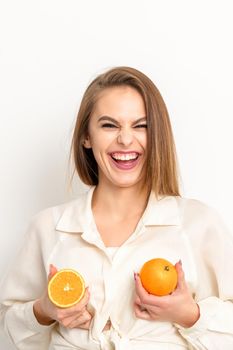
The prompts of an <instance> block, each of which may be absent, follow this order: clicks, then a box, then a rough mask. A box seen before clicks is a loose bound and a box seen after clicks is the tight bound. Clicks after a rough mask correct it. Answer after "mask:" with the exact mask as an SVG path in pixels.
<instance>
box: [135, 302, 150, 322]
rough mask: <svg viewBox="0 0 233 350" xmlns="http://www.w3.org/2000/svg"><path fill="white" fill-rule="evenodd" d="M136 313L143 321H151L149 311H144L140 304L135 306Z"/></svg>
mask: <svg viewBox="0 0 233 350" xmlns="http://www.w3.org/2000/svg"><path fill="white" fill-rule="evenodd" d="M134 313H135V316H136V317H137V318H141V319H143V320H150V319H151V317H150V315H149V313H148V311H147V310H146V309H142V308H141V307H140V305H138V304H134Z"/></svg>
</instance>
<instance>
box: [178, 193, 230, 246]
mask: <svg viewBox="0 0 233 350" xmlns="http://www.w3.org/2000/svg"><path fill="white" fill-rule="evenodd" d="M176 202H177V205H178V207H179V212H180V217H181V221H182V225H183V227H184V228H185V229H189V230H190V231H195V236H198V233H199V234H200V235H202V234H203V233H204V234H205V237H206V238H207V237H208V236H209V238H211V239H213V237H214V236H215V237H216V236H219V237H222V238H223V236H225V235H227V236H229V233H230V231H229V228H228V227H226V224H225V222H224V220H223V218H222V216H221V215H220V213H219V212H218V210H217V209H216V208H214V207H212V206H210V205H209V204H206V203H204V202H202V201H199V200H197V199H190V198H183V197H176ZM230 236H232V235H231V234H230Z"/></svg>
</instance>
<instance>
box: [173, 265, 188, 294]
mask: <svg viewBox="0 0 233 350" xmlns="http://www.w3.org/2000/svg"><path fill="white" fill-rule="evenodd" d="M175 268H176V271H177V275H178V282H177V287H176V289H180V290H184V289H186V288H187V284H186V281H185V276H184V270H183V268H182V262H181V260H179V261H178V262H177V263H176V264H175Z"/></svg>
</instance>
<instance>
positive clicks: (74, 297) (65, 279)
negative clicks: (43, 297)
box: [48, 269, 85, 308]
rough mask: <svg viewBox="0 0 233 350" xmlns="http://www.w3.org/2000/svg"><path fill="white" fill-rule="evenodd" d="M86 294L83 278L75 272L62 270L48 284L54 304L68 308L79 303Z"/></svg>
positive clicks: (49, 293)
mask: <svg viewBox="0 0 233 350" xmlns="http://www.w3.org/2000/svg"><path fill="white" fill-rule="evenodd" d="M84 293H85V282H84V279H83V277H82V276H81V275H80V273H78V272H77V271H75V270H72V269H62V270H60V271H58V272H57V273H55V275H54V276H53V277H52V278H51V280H50V281H49V283H48V295H49V299H50V300H51V301H52V303H53V304H55V305H56V306H59V307H61V308H66V307H70V306H73V305H75V304H76V303H78V302H79V301H80V300H81V299H82V297H83V295H84Z"/></svg>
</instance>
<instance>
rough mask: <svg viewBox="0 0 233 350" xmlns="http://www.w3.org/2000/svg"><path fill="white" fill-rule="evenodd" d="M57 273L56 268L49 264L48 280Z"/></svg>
mask: <svg viewBox="0 0 233 350" xmlns="http://www.w3.org/2000/svg"><path fill="white" fill-rule="evenodd" d="M56 273H57V268H56V267H55V266H54V265H53V264H50V265H49V275H48V280H49V281H50V280H51V278H52V277H53V276H54V275H55V274H56Z"/></svg>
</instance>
